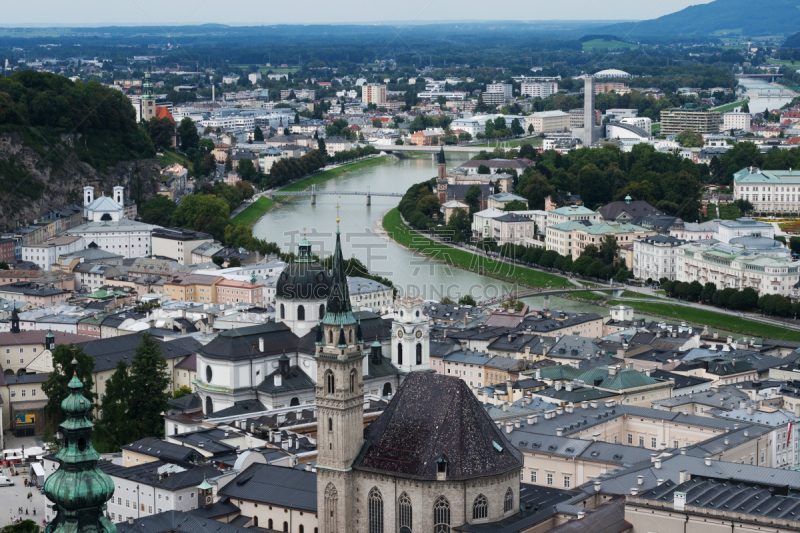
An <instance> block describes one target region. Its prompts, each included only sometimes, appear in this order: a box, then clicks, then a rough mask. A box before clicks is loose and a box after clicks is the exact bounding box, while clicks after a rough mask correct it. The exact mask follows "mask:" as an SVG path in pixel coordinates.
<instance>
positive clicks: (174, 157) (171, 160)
mask: <svg viewBox="0 0 800 533" xmlns="http://www.w3.org/2000/svg"><path fill="white" fill-rule="evenodd" d="M158 160H159V162H160V163H161V168H166V167H168V166H170V165H173V164H175V163H179V164H181V165H183V166H184V167H185V168H187V169H189V170H190V171H191V170H192V164H191V163H190V162H189V160H188V159H187V158H186V157H185V156H183V155H181V154H179V153H177V152H173V151H172V150H164V154H163V155H159V156H158Z"/></svg>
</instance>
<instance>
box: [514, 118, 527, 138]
mask: <svg viewBox="0 0 800 533" xmlns="http://www.w3.org/2000/svg"><path fill="white" fill-rule="evenodd" d="M524 133H525V129H524V128H523V127H522V125H521V124H520V123H519V119H518V118H515V119H514V120H512V121H511V135H513V136H514V137H519V136H520V135H523V134H524Z"/></svg>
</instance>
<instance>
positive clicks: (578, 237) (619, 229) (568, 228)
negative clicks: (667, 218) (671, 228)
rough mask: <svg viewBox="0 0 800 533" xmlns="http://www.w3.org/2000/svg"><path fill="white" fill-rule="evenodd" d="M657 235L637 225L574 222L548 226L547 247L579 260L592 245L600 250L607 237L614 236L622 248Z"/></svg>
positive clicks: (585, 221)
mask: <svg viewBox="0 0 800 533" xmlns="http://www.w3.org/2000/svg"><path fill="white" fill-rule="evenodd" d="M655 234H656V232H655V231H652V230H649V229H647V228H643V227H641V226H637V225H635V224H628V223H620V222H602V223H593V222H590V221H588V220H572V221H569V222H562V223H561V224H556V225H553V226H547V231H546V238H545V246H546V247H547V249H548V250H555V251H556V252H558V253H559V254H561V255H571V256H572V258H573V259H577V258H578V257H580V255H581V254H582V253H583V250H584V248H586V247H587V246H588V245H590V244H591V245H594V246H595V247H597V248H598V249H599V248H600V246H601V245H602V242H603V240H604V239H605V238H606V235H614V237H616V239H617V243H618V244H619V245H620V246H622V245H625V244H632V243H633V242H634V241H635V240H636V239H638V238H642V237H647V236H649V235H655Z"/></svg>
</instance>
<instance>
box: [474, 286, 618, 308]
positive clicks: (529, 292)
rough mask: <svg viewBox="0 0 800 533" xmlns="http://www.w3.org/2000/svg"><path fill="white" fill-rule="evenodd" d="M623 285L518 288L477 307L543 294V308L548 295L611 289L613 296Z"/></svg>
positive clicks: (546, 303)
mask: <svg viewBox="0 0 800 533" xmlns="http://www.w3.org/2000/svg"><path fill="white" fill-rule="evenodd" d="M624 290H625V288H624V287H613V286H612V287H602V286H600V287H578V288H575V289H525V290H518V291H516V292H513V293H510V294H504V295H502V296H499V297H497V298H494V299H492V300H490V301H487V302H481V303H479V304H478V306H479V307H489V306H492V305H497V304H498V303H502V302H506V301H509V300H519V299H520V298H528V297H530V296H544V308H545V309H547V308H548V307H549V305H550V297H551V296H558V295H559V294H572V293H576V292H596V291H611V295H612V296H613V297H614V298H618V297H619V296H621V295H622V293H623V291H624Z"/></svg>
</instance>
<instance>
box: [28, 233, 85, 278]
mask: <svg viewBox="0 0 800 533" xmlns="http://www.w3.org/2000/svg"><path fill="white" fill-rule="evenodd" d="M84 247H85V244H84V241H83V237H81V236H79V235H64V236H61V237H53V238H52V239H48V240H46V241H44V242H42V243H40V244H27V245H23V246H22V260H23V261H31V262H33V263H36V266H38V267H39V268H41V269H42V270H50V269H51V267H52V266H53V264H55V263H56V262H57V261H58V258H59V256H61V255H65V254H70V253H73V252H78V251H80V250H83V249H84Z"/></svg>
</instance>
